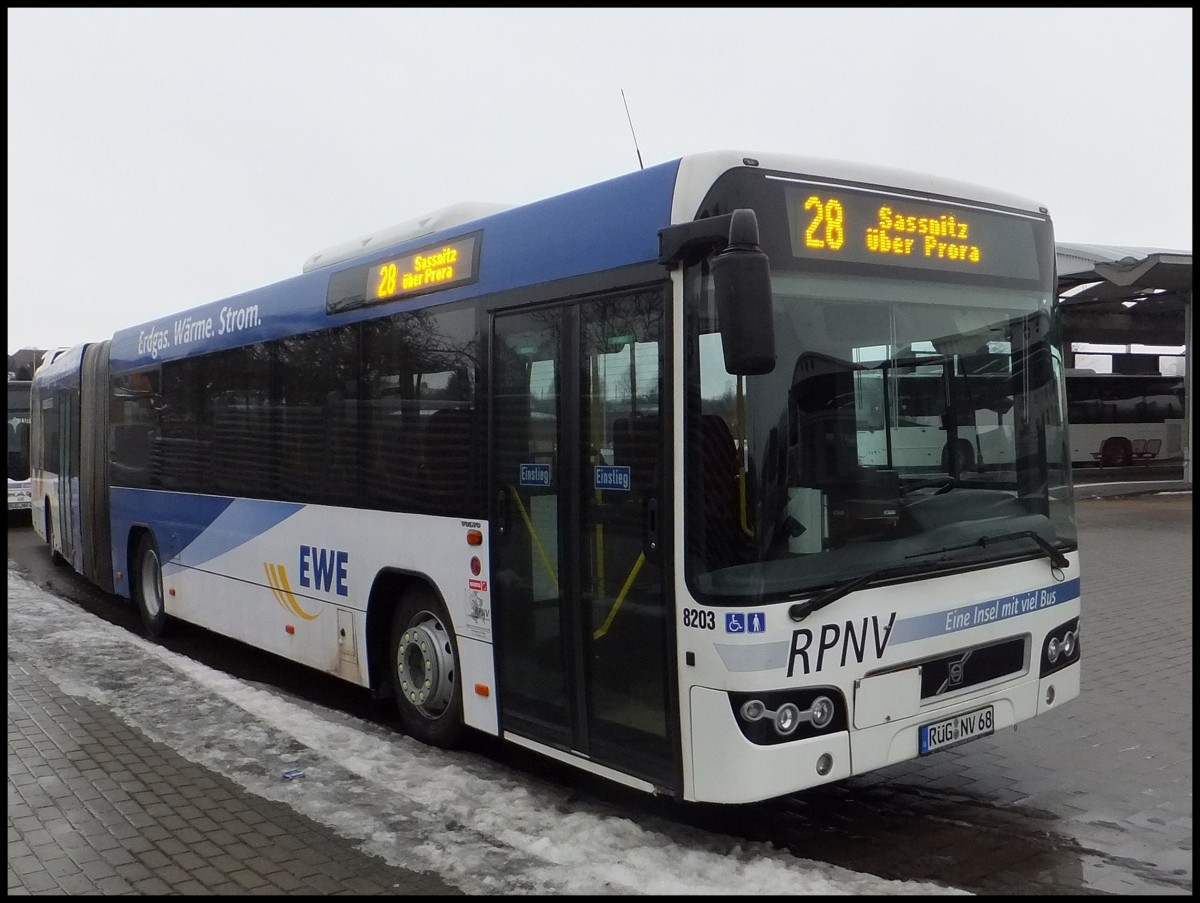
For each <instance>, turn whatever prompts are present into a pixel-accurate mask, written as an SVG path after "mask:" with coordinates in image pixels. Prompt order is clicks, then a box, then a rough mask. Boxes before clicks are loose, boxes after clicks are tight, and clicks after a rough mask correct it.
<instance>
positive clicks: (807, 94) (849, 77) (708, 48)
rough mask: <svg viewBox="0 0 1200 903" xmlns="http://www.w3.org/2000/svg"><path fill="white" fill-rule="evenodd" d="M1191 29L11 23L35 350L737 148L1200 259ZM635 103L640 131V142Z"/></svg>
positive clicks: (1109, 16) (929, 24)
mask: <svg viewBox="0 0 1200 903" xmlns="http://www.w3.org/2000/svg"><path fill="white" fill-rule="evenodd" d="M1192 18H1193V17H1192V10H1191V9H1190V8H1175V9H1171V8H1160V9H1152V8H1124V9H1095V8H1091V9H1070V10H1066V9H1048V10H1040V9H982V10H980V9H962V8H956V9H882V8H880V9H847V10H836V9H834V10H826V9H813V10H809V9H766V8H730V9H721V10H697V9H684V10H667V9H595V8H592V9H582V10H576V9H549V10H541V9H507V10H504V9H501V10H485V9H474V8H444V9H438V8H418V9H385V10H366V9H353V8H352V9H286V10H264V9H251V10H239V9H182V10H178V9H170V10H168V9H157V10H155V9H149V10H147V9H102V10H90V9H45V10H43V9H36V10H35V9H13V8H9V10H8V348H9V351H10V352H12V351H15V350H17V349H18V348H22V347H37V348H46V347H53V346H57V345H71V344H75V343H77V342H81V341H91V340H97V339H101V338H107V337H109V336H111V335H112V333H113V332H115V331H116V330H118V329H121V328H124V327H127V326H133V325H137V324H139V323H142V322H145V321H147V320H150V319H153V318H156V317H160V316H165V315H168V314H171V313H174V312H177V311H180V310H184V309H187V308H190V307H193V306H195V305H198V304H202V303H205V302H208V301H213V300H217V299H220V298H223V297H225V296H228V295H233V294H236V293H239V292H242V291H245V290H248V289H251V288H256V287H258V286H260V285H264V284H266V283H269V282H274V281H277V280H279V279H283V278H286V277H288V276H291V275H294V274H296V273H299V272H300V269H301V266H302V265H303V262H304V261H305V260H306V259H307V258H308V257H309V256H310V255H312V254H313V253H315V252H317V251H320V250H322V249H324V248H326V247H329V246H331V245H336V244H340V243H342V242H345V241H348V240H350V239H354V238H357V237H359V236H361V235H364V234H366V233H369V232H371V231H372V230H375V229H379V228H383V227H387V226H390V225H393V224H395V223H399V222H403V221H405V220H409V219H412V218H414V217H417V216H420V215H422V214H425V213H429V212H431V211H433V210H437V209H439V208H442V207H446V206H449V205H451V204H454V203H458V202H461V201H487V202H497V203H510V204H515V203H523V202H527V201H533V200H537V199H539V198H543V197H549V196H551V195H554V194H558V193H560V192H563V191H567V190H570V189H572V188H576V187H580V186H583V185H587V184H590V183H592V182H596V181H601V180H603V179H607V178H611V177H613V176H617V175H621V174H623V173H625V172H628V171H630V170H633V169H636V168H637V167H638V155H637V151H636V150H635V145H634V137H633V134H634V133H636V138H637V144H638V146H639V147H640V151H641V157H642V160H643V161H644V163H645V165H647V166H649V165H652V164H654V163H661V162H665V161H667V160H672V159H675V158H677V157H679V156H682V155H684V154H687V153H691V152H695V151H705V150H717V149H726V148H729V149H738V150H743V151H754V152H764V151H776V152H788V153H798V154H802V155H808V156H817V157H837V158H845V159H849V160H856V161H862V162H866V163H876V164H884V165H889V166H895V167H900V168H904V169H915V170H921V171H930V172H936V173H940V174H943V175H946V176H950V177H953V178H957V179H962V180H966V181H970V182H978V183H981V184H985V185H989V186H992V187H995V188H1000V189H1003V190H1006V191H1009V192H1011V193H1014V194H1019V195H1024V196H1026V197H1030V198H1033V199H1035V200H1037V201H1039V202H1041V203H1044V204H1046V205H1047V206H1048V207H1049V208H1050V211H1051V215H1052V216H1053V218H1054V220H1055V225H1056V230H1057V237H1058V240H1059V241H1068V242H1084V243H1095V244H1110V245H1130V246H1137V247H1150V248H1165V249H1174V250H1183V251H1188V252H1190V251H1191V248H1192V167H1193V161H1192ZM622 90H623V91H624V94H625V101H626V102H627V103H628V108H629V114H630V116H631V117H632V124H633V128H632V129H631V128H630V122H629V120H628V119H627V118H626V109H625V104H624V103H623V102H622V94H621V92H622Z"/></svg>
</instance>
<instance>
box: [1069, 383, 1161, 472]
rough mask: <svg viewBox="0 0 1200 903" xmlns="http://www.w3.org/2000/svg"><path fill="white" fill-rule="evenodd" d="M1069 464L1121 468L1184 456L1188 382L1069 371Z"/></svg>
mask: <svg viewBox="0 0 1200 903" xmlns="http://www.w3.org/2000/svg"><path fill="white" fill-rule="evenodd" d="M1066 382H1067V412H1068V414H1067V417H1068V420H1069V422H1070V433H1071V460H1072V461H1073V462H1074V463H1075V464H1077V465H1085V466H1096V465H1099V466H1108V467H1113V466H1121V467H1127V466H1129V465H1131V464H1140V463H1150V462H1152V461H1156V462H1161V461H1179V460H1181V459H1182V457H1183V416H1184V410H1185V407H1184V378H1183V377H1182V376H1159V375H1153V374H1119V373H1096V372H1094V371H1091V370H1067V372H1066Z"/></svg>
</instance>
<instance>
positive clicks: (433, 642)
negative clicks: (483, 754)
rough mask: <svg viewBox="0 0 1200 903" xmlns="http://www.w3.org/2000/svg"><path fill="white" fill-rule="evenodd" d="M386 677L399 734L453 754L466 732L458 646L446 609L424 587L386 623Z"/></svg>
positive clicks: (408, 594)
mask: <svg viewBox="0 0 1200 903" xmlns="http://www.w3.org/2000/svg"><path fill="white" fill-rule="evenodd" d="M389 653H390V655H389V663H388V667H389V671H390V676H391V680H392V687H393V688H394V690H395V694H396V707H397V709H398V710H399V712H400V722H401V724H402V725H403V727H404V732H405V733H407V734H408V735H409V736H410V737H413V738H414V739H417V740H420V741H421V742H422V743H425V744H427V745H429V746H436V747H440V748H442V749H453V748H454V747H456V746H458V745H459V744H460V743H461V742H462V739H463V735H464V733H465V732H466V728H465V725H464V724H463V714H462V713H463V702H462V687H461V686H460V685H459V673H458V641H457V639H456V638H455V636H454V631H453V629H452V628H451V626H450V618H449V616H448V615H447V614H446V606H445V605H443V604H442V601H441V599H439V598H438V597H437V594H436V593H434V592H433V590H431V589H429V588H428V587H421V588H414V589H410V590H408V591H407V592H405V594H404V597H403V598H402V599H401V600H400V605H399V607H397V609H396V614H395V617H394V619H393V621H392V635H391V643H390V645H389Z"/></svg>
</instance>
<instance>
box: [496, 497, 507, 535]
mask: <svg viewBox="0 0 1200 903" xmlns="http://www.w3.org/2000/svg"><path fill="white" fill-rule="evenodd" d="M495 516H496V532H497V534H498V535H500V536H504V535H506V534H507V533H508V488H507V487H505V488H502V489H501V490H500V491H499V492H497V493H496V511H495Z"/></svg>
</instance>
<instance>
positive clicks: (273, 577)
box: [263, 562, 321, 621]
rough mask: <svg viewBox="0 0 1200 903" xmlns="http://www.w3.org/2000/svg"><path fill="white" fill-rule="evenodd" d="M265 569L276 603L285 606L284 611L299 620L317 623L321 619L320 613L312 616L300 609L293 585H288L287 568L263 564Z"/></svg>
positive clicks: (279, 565) (280, 565)
mask: <svg viewBox="0 0 1200 903" xmlns="http://www.w3.org/2000/svg"><path fill="white" fill-rule="evenodd" d="M263 568H264V569H266V572H267V583H269V584H270V585H271V592H272V593H274V595H275V601H276V602H278V603H279V604H280V605H282V606H283V608H284V611H288V612H291V613H292V614H294V615H295V616H296V617H298V618H303V619H304V620H306V621H315V620H316V619H317V618H318V617H320V614H321V613H320V612H317V613H316V614H315V615H310V614H309V613H308V612H306V611H305V610H304V609H303V608H301V607H300V601H299V600H298V599H297V598H296V595H295V593H293V592H292V587H291V584H289V583H288V575H287V568H286V567H284V566H283V565H282V564H270V563H266V562H264V563H263Z"/></svg>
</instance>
